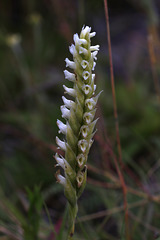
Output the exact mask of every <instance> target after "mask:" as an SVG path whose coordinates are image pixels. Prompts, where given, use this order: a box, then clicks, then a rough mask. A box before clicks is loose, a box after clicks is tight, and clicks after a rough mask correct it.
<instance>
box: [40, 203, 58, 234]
mask: <svg viewBox="0 0 160 240" xmlns="http://www.w3.org/2000/svg"><path fill="white" fill-rule="evenodd" d="M43 205H44V208H45V211H46V214H47V217H48V220H49V224H50V226H51V229H52V231H53V233H54V234H55V237H56V238H57V233H56V231H55V228H54V225H53V224H52V220H51V217H50V214H49V211H48V208H47V205H46V203H45V202H43Z"/></svg>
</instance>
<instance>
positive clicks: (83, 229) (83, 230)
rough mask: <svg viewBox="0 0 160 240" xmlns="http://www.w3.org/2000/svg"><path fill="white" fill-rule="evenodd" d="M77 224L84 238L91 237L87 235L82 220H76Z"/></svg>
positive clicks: (88, 239)
mask: <svg viewBox="0 0 160 240" xmlns="http://www.w3.org/2000/svg"><path fill="white" fill-rule="evenodd" d="M78 224H79V226H80V228H81V230H82V233H83V236H84V237H85V239H86V240H90V239H91V238H90V237H89V235H88V233H87V232H86V230H85V227H84V224H83V223H82V222H79V221H78Z"/></svg>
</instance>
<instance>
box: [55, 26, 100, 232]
mask: <svg viewBox="0 0 160 240" xmlns="http://www.w3.org/2000/svg"><path fill="white" fill-rule="evenodd" d="M95 35H96V33H95V32H92V33H91V28H90V27H88V26H86V27H83V28H82V31H81V33H80V36H78V34H77V33H76V34H74V36H73V40H74V43H75V45H74V44H72V45H71V46H70V47H69V51H70V53H71V54H72V55H73V61H71V60H69V59H68V58H66V59H65V62H66V67H67V68H68V67H69V68H70V69H71V72H70V71H68V70H64V76H65V79H67V80H69V81H71V82H73V87H72V88H69V87H67V86H65V85H63V88H64V90H65V93H66V94H68V95H69V96H70V97H71V98H72V100H70V99H67V98H66V97H64V96H63V97H62V100H63V103H64V105H63V106H61V112H62V117H63V118H64V120H65V121H66V123H63V122H62V121H60V120H57V125H58V128H59V133H62V134H64V136H65V137H63V141H62V140H60V139H59V138H58V137H56V142H57V145H58V146H59V148H60V149H62V150H63V151H64V152H65V157H62V156H59V155H58V154H57V153H56V155H55V160H56V162H57V165H56V166H60V167H62V168H63V169H64V175H65V176H62V175H61V174H60V171H58V172H57V173H56V178H57V181H58V182H59V183H61V184H62V185H63V186H64V193H65V196H66V198H67V200H68V202H69V208H70V222H69V234H70V236H72V235H73V233H74V222H75V218H76V215H77V211H78V207H77V200H78V198H79V197H80V195H81V194H82V192H83V190H84V187H85V184H86V176H87V167H86V162H87V158H88V153H89V149H90V147H91V145H92V143H93V135H94V133H95V131H94V128H95V124H96V122H97V120H95V121H94V116H95V112H96V108H95V106H96V104H97V100H98V97H99V95H100V93H101V92H100V93H99V94H98V95H97V96H94V94H95V90H96V85H95V84H94V80H95V74H94V73H93V71H94V69H95V66H96V62H95V61H96V60H97V53H98V51H99V45H95V46H91V45H90V44H91V41H90V38H92V37H94V36H95Z"/></svg>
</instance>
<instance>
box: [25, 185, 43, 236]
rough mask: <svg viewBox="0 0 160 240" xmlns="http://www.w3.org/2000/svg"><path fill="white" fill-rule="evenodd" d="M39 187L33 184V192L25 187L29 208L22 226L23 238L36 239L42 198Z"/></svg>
mask: <svg viewBox="0 0 160 240" xmlns="http://www.w3.org/2000/svg"><path fill="white" fill-rule="evenodd" d="M40 190H41V189H40V187H38V186H35V188H34V190H33V192H32V191H31V190H30V189H29V188H27V193H28V198H29V209H28V212H27V215H28V216H27V222H26V224H25V225H24V226H23V228H24V239H25V240H28V239H30V240H32V239H33V240H36V239H38V231H39V224H40V220H41V210H42V206H43V198H42V195H41V192H40Z"/></svg>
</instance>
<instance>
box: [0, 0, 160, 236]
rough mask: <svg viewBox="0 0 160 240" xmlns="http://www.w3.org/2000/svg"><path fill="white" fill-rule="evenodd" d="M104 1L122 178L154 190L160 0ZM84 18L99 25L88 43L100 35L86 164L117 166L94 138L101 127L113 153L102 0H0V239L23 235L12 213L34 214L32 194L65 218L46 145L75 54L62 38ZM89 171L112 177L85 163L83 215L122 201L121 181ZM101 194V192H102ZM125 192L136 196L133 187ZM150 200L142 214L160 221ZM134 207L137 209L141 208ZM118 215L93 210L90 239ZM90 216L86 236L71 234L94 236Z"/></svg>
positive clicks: (56, 217) (159, 134)
mask: <svg viewBox="0 0 160 240" xmlns="http://www.w3.org/2000/svg"><path fill="white" fill-rule="evenodd" d="M108 7H109V9H108V10H109V16H110V30H111V43H112V54H113V67H114V76H115V85H116V98H117V107H118V117H119V118H118V119H119V126H120V139H121V147H122V160H123V162H124V165H125V166H127V169H128V168H129V169H130V171H131V172H132V174H130V172H128V171H127V170H125V178H126V179H127V180H126V181H127V183H128V184H130V185H132V186H134V187H135V188H138V187H139V185H140V184H139V183H141V186H142V188H143V189H147V191H148V192H149V193H150V194H154V193H158V192H159V191H160V187H159V180H160V174H159V165H160V88H159V79H160V41H159V31H160V24H159V16H160V1H159V0H139V1H138V0H123V1H118V0H115V1H111V0H108ZM84 24H85V25H88V26H91V27H92V31H96V37H95V38H94V39H93V45H96V44H99V45H100V52H99V54H98V61H97V66H96V84H97V88H98V90H97V92H98V91H99V90H101V89H103V90H104V92H103V94H102V95H101V97H100V100H99V105H98V111H97V116H99V117H100V120H99V123H98V125H97V128H98V130H99V131H98V132H97V137H95V142H94V147H92V149H91V153H90V156H89V166H90V165H91V166H95V167H96V168H97V169H99V170H102V169H104V170H106V171H111V172H112V173H113V174H115V175H116V171H115V168H114V164H113V163H112V160H111V156H110V154H109V153H108V152H107V150H106V151H105V150H104V148H103V146H102V145H101V142H100V141H99V140H98V139H101V140H102V141H105V137H106V136H107V139H108V140H109V142H110V144H111V146H112V150H113V151H114V152H115V154H116V153H117V146H116V132H115V120H114V115H113V102H112V91H111V84H110V71H109V67H110V65H109V57H108V43H107V32H106V22H105V14H104V3H103V1H102V0H92V1H89V0H86V1H85V0H79V1H78V0H67V1H66V0H39V1H36V0H27V1H26V0H14V1H13V0H5V1H4V0H1V1H0V232H2V234H1V235H0V239H1V236H4V235H7V236H8V238H5V239H22V232H19V230H18V229H19V228H21V229H23V230H24V228H23V224H22V222H21V220H20V219H19V217H18V216H19V215H18V214H22V216H23V218H25V219H26V218H27V219H29V220H27V221H30V217H29V215H27V214H28V209H29V206H31V205H32V204H33V206H34V208H35V209H37V205H36V204H39V203H37V202H38V200H35V199H36V197H37V196H39V198H40V195H41V196H42V198H43V200H44V202H45V204H46V205H45V206H46V208H47V209H48V212H49V215H50V218H51V221H52V222H53V225H55V227H57V229H58V230H59V228H60V226H61V222H62V219H63V218H62V216H63V213H64V210H65V203H66V200H65V197H64V195H63V188H62V187H61V186H59V185H58V184H57V183H56V180H55V177H54V174H55V171H56V169H55V168H54V165H55V160H54V158H52V155H54V154H55V151H56V145H55V137H56V135H57V132H58V129H57V126H56V120H57V118H58V119H61V113H60V105H62V100H61V96H62V95H63V87H62V85H63V84H64V81H65V80H64V76H63V70H64V69H65V62H64V59H65V58H66V57H69V58H70V59H71V55H70V53H69V49H68V47H69V45H71V43H72V42H73V34H74V33H76V32H77V33H79V32H80V30H81V28H82V26H83V25H84ZM104 132H105V134H104ZM131 175H132V176H134V178H132V177H131ZM135 179H136V180H135ZM93 180H98V181H99V180H102V181H105V182H107V181H108V180H107V179H106V178H105V177H104V176H102V174H99V175H96V173H95V172H93V169H91V170H90V169H89V172H88V181H89V182H88V185H87V187H86V190H85V193H84V195H83V196H82V198H81V199H80V205H81V207H80V213H79V214H80V216H83V215H85V214H90V213H93V212H96V211H99V210H102V209H107V208H110V207H114V206H118V205H119V204H120V203H122V194H121V191H118V192H117V191H116V190H115V189H110V190H109V191H108V192H107V191H106V189H104V188H103V187H102V188H101V187H99V186H97V188H96V187H95V186H94V183H93ZM136 183H137V185H136ZM35 186H36V187H35ZM37 186H38V187H39V188H38V187H37ZM27 189H28V190H27ZM29 189H30V190H29ZM37 189H38V190H37ZM29 192H30V193H29ZM36 194H37V195H36ZM38 194H39V195H38ZM97 195H99V196H100V197H98V199H97ZM117 196H118V197H117ZM33 199H34V201H35V202H34V201H33ZM106 199H107V200H106ZM128 199H129V200H128V201H129V202H134V201H135V198H134V197H133V196H129V197H128ZM38 206H39V205H38ZM40 206H41V204H40ZM147 206H148V205H147ZM38 209H39V213H40V216H39V220H38V221H39V222H40V223H41V222H43V223H44V222H45V226H46V229H47V230H46V229H45V231H46V232H47V233H46V235H45V234H44V232H45V231H43V230H44V229H43V227H40V238H39V239H55V236H54V234H53V232H52V230H51V229H50V228H49V227H48V225H49V220H48V217H47V213H46V210H45V208H44V206H41V207H39V208H38ZM147 209H149V210H150V212H151V213H150V215H151V216H152V217H150V218H149V220H148V221H149V222H148V224H152V223H154V224H155V225H156V227H157V229H158V228H159V227H160V225H159V222H158V217H159V216H158V214H157V215H155V211H156V210H157V209H159V205H158V206H157V208H154V209H153V206H150V207H147ZM143 210H144V211H142V213H141V215H138V216H140V219H144V218H145V217H146V215H145V212H146V211H147V210H146V209H145V208H144V209H143ZM36 211H38V210H36ZM137 213H138V214H140V213H139V209H137ZM148 214H149V213H148ZM13 215H14V217H15V219H18V221H17V222H16V221H14V220H13V219H14V218H13ZM147 216H148V215H147ZM120 219H121V216H120V215H118V216H116V217H115V218H112V217H111V218H108V219H107V220H106V221H105V222H104V223H103V224H102V222H101V219H100V220H99V219H98V220H97V221H96V220H95V222H96V224H97V229H96V230H95V231H96V234H97V235H96V238H95V239H100V240H103V239H110V240H111V239H119V236H120V230H119V229H121V227H120V224H119V223H118V221H119V220H120ZM103 220H104V219H103ZM132 220H133V219H132ZM24 221H25V220H24ZM95 222H92V221H90V223H88V222H87V224H86V226H85V227H84V226H83V228H84V229H83V230H84V232H88V236H89V237H88V238H86V237H84V236H83V234H82V235H81V234H80V235H79V238H78V237H77V239H92V238H91V236H93V235H95V232H94V231H93V226H92V224H94V223H95ZM30 223H31V221H30ZM30 223H28V224H30ZM101 224H102V225H101ZM17 226H18V227H19V228H18V227H17ZM143 227H144V226H143ZM143 227H142V229H141V228H140V227H139V225H138V224H137V225H135V228H134V229H133V231H134V233H136V236H137V237H136V238H133V239H144V240H145V239H155V238H153V237H154V234H155V233H153V232H154V231H151V230H148V229H147V228H145V231H143ZM4 229H5V231H4ZM6 229H7V230H6ZM86 229H87V230H86ZM91 229H92V230H91ZM113 229H114V230H113ZM58 230H57V231H58ZM7 231H8V234H7ZM82 232H83V231H82ZM108 234H110V235H108ZM84 235H85V234H84ZM44 236H45V237H46V236H48V238H45V237H44ZM82 236H83V237H82ZM107 236H109V237H107ZM157 236H158V235H157ZM14 237H15V238H14ZM16 237H17V238H16ZM43 237H44V238H43ZM49 237H50V238H49ZM148 237H150V238H148ZM33 239H34V238H33ZM57 239H58V238H57ZM59 239H61V238H59ZM62 239H63V238H62Z"/></svg>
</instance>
